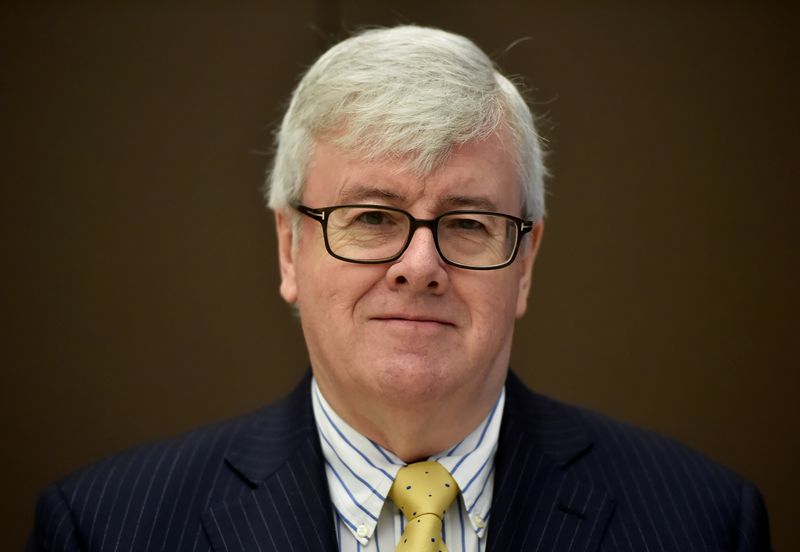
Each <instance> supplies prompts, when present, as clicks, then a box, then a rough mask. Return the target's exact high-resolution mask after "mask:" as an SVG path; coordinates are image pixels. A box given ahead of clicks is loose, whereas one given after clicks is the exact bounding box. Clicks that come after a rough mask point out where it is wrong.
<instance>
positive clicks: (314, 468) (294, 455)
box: [203, 374, 336, 552]
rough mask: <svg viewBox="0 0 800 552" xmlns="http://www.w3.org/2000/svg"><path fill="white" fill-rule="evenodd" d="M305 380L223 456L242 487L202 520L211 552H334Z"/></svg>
mask: <svg viewBox="0 0 800 552" xmlns="http://www.w3.org/2000/svg"><path fill="white" fill-rule="evenodd" d="M310 387H311V383H310V374H307V375H306V377H304V378H303V380H302V381H301V382H300V384H299V385H298V386H297V387H296V388H295V390H294V391H293V392H292V393H291V394H290V395H289V396H288V397H286V398H285V399H284V400H283V401H281V402H279V403H277V404H275V405H273V406H270V407H267V408H265V409H262V410H261V411H259V412H257V413H255V414H254V415H253V416H252V419H251V420H250V421H249V424H248V425H247V426H246V427H245V429H244V430H243V432H242V433H241V435H240V437H239V438H237V440H236V441H235V442H234V443H233V444H232V446H231V449H230V452H229V453H228V454H227V455H226V463H227V464H228V465H229V466H230V467H231V468H232V469H233V470H235V471H236V472H237V473H238V474H239V475H241V476H242V478H243V479H244V481H245V482H246V484H247V485H246V488H245V489H243V491H242V492H241V493H238V494H234V493H232V495H233V496H234V498H233V499H231V500H228V501H227V502H225V503H222V504H217V505H212V506H211V507H210V508H209V509H208V510H207V511H206V512H205V513H204V514H203V525H204V526H205V528H206V531H207V533H208V536H209V539H210V540H211V543H212V546H213V548H214V550H217V551H221V550H237V551H238V550H241V551H243V552H246V551H250V550H259V551H262V552H287V551H294V550H314V551H322V552H325V551H334V550H336V535H335V533H334V525H333V511H332V509H331V504H330V497H329V493H328V485H327V481H326V479H325V469H324V459H323V456H322V451H321V450H320V444H319V437H318V435H317V430H316V426H315V425H314V415H313V412H312V410H311V400H310V395H309V391H310Z"/></svg>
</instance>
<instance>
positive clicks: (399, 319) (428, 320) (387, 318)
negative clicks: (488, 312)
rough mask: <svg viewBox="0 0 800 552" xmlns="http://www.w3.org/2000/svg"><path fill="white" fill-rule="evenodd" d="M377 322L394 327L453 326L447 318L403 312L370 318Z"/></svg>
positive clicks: (431, 327) (430, 327) (432, 327)
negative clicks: (405, 313) (411, 314)
mask: <svg viewBox="0 0 800 552" xmlns="http://www.w3.org/2000/svg"><path fill="white" fill-rule="evenodd" d="M372 319H373V320H376V321H378V322H384V323H387V324H390V325H392V326H396V327H406V328H418V329H425V328H429V329H434V328H445V327H455V324H453V323H452V322H450V321H448V320H444V319H441V318H436V317H434V316H410V315H403V314H396V315H395V314H392V315H382V316H375V317H373V318H372Z"/></svg>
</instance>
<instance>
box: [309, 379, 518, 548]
mask: <svg viewBox="0 0 800 552" xmlns="http://www.w3.org/2000/svg"><path fill="white" fill-rule="evenodd" d="M311 396H312V405H313V410H314V418H315V420H316V425H317V430H318V433H319V437H320V444H321V446H322V453H323V456H324V458H325V473H326V475H327V479H328V488H329V490H330V497H331V502H332V503H333V508H334V518H335V519H334V523H335V526H336V537H337V539H338V543H339V550H340V552H381V551H383V552H393V551H394V549H395V546H396V544H397V542H399V540H400V535H401V534H402V533H403V529H404V524H405V518H404V517H403V515H402V513H401V512H400V510H399V509H398V508H397V507H396V506H395V505H394V504H393V503H392V501H391V500H389V499H387V495H388V494H389V489H390V488H391V486H392V482H393V481H394V478H395V475H397V471H398V470H399V469H400V468H401V467H402V466H404V465H405V462H403V461H402V460H400V459H399V458H398V457H397V456H395V455H394V454H392V453H391V452H390V451H388V450H386V449H384V448H383V447H381V446H379V445H378V444H377V443H375V442H373V441H371V440H370V439H368V438H366V437H364V436H363V435H361V434H360V433H359V432H358V431H356V430H355V429H353V428H352V427H350V426H349V425H348V424H347V423H346V422H345V421H344V420H342V419H341V418H340V417H339V416H338V415H337V414H336V412H334V410H333V409H332V408H331V407H330V405H329V404H328V403H327V401H326V400H325V398H324V397H323V396H322V393H321V392H320V390H319V387H318V386H317V383H316V380H312V383H311ZM504 403H505V389H503V391H501V393H500V396H499V397H498V399H497V402H496V403H495V405H494V406H493V407H492V410H491V411H490V412H489V414H488V415H487V416H486V418H485V419H484V420H483V421H482V422H481V423H480V424H479V425H478V427H476V428H475V430H473V432H472V433H470V434H469V435H468V436H467V437H465V438H464V439H463V440H462V441H461V442H459V443H458V444H456V445H455V446H453V447H452V448H450V449H448V450H446V451H443V452H441V453H440V454H435V455H433V456H431V457H430V458H429V459H430V460H436V461H437V462H439V463H440V464H442V465H443V466H444V467H445V468H447V470H448V471H449V472H450V474H451V475H452V476H453V479H455V480H456V482H457V483H458V486H459V488H460V489H461V494H460V495H459V497H458V498H457V499H456V500H455V501H454V502H453V504H452V505H451V506H450V508H448V509H447V513H446V514H445V517H444V523H443V526H442V527H443V529H442V530H443V537H444V541H445V542H446V543H447V546H448V548H449V549H450V551H451V552H483V551H485V550H486V535H487V523H488V521H489V516H490V508H491V503H492V492H493V488H494V456H495V452H496V451H497V437H498V435H499V433H500V420H501V419H502V415H503V405H504Z"/></svg>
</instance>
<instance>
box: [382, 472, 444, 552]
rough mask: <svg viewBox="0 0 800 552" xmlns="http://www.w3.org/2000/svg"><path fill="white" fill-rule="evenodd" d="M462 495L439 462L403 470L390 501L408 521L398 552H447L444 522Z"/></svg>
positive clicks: (395, 480)
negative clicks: (456, 498) (446, 515)
mask: <svg viewBox="0 0 800 552" xmlns="http://www.w3.org/2000/svg"><path fill="white" fill-rule="evenodd" d="M456 495H458V484H457V483H456V482H455V480H454V479H453V477H452V476H451V475H450V473H449V472H448V471H447V470H446V469H445V468H443V467H442V465H441V464H439V463H438V462H430V461H428V462H417V463H415V464H409V465H408V466H406V467H404V468H400V471H398V472H397V477H395V479H394V484H392V488H391V489H390V490H389V498H391V499H392V502H394V503H395V505H396V506H397V507H398V508H400V511H401V512H403V515H404V516H405V518H406V519H407V520H408V523H406V529H405V531H403V535H402V536H401V537H400V543H399V544H398V545H397V549H396V552H447V546H445V544H444V541H443V540H442V518H443V517H444V513H445V512H446V511H447V508H448V506H450V503H451V502H453V499H454V498H455V497H456Z"/></svg>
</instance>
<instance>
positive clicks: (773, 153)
mask: <svg viewBox="0 0 800 552" xmlns="http://www.w3.org/2000/svg"><path fill="white" fill-rule="evenodd" d="M529 4H530V5H529ZM638 6H640V3H638V2H630V3H617V4H614V5H613V6H604V7H597V6H595V7H575V6H573V7H565V6H562V4H561V3H558V2H542V3H535V2H519V3H497V4H495V5H494V7H492V8H491V9H488V8H487V7H486V6H485V5H483V4H479V3H470V2H407V3H396V4H391V5H390V3H389V2H374V1H366V0H363V1H356V0H342V1H341V2H339V3H338V4H337V3H334V2H322V1H320V2H319V3H314V2H313V1H312V0H305V1H296V2H291V3H290V2H285V3H284V2H280V3H279V2H277V1H276V2H273V3H271V4H270V3H263V2H259V3H250V4H247V3H243V4H240V5H239V7H237V8H229V7H223V3H215V4H207V5H205V6H203V5H198V4H196V3H192V4H191V6H190V5H189V3H186V4H185V5H184V6H182V7H180V6H173V7H171V8H163V7H156V6H155V4H148V5H146V6H145V5H141V4H140V3H134V2H131V3H130V4H129V5H127V6H125V5H122V4H118V5H116V6H113V7H112V6H109V5H106V4H104V3H103V4H101V3H97V4H91V3H82V4H79V5H73V6H72V7H70V8H69V9H67V8H63V7H60V6H58V5H56V4H40V5H38V6H34V7H30V6H29V7H24V8H23V7H5V8H3V9H2V13H1V14H0V17H2V20H1V22H0V52H2V54H0V59H1V60H2V61H1V62H0V63H2V66H1V67H0V69H2V73H1V74H0V83H2V102H0V114H2V121H3V133H2V144H0V171H1V174H2V180H3V184H2V196H1V197H0V199H2V201H1V202H0V209H2V212H0V215H1V216H0V224H1V225H2V238H0V240H1V241H0V245H1V246H2V257H3V270H2V282H0V284H1V285H0V301H1V303H0V304H1V305H2V310H3V313H4V319H5V320H4V327H3V328H2V329H3V331H2V340H3V342H2V361H1V362H2V395H1V396H0V399H2V401H0V405H1V406H0V408H2V412H1V413H2V417H3V427H4V432H3V433H4V435H3V442H4V446H3V450H4V451H5V452H4V453H3V455H2V458H3V460H2V461H3V467H2V470H3V471H2V473H4V474H5V483H4V485H3V494H4V496H6V498H5V499H4V500H3V501H2V508H3V512H2V518H1V519H2V520H3V521H2V523H3V524H4V525H5V526H4V527H3V533H4V534H6V535H10V541H9V543H8V544H9V546H8V547H7V549H9V550H12V549H19V548H20V547H21V546H22V542H23V540H24V535H25V534H26V533H27V531H28V530H29V528H30V521H31V516H32V510H33V504H34V500H35V495H36V492H37V489H39V488H41V487H42V486H43V485H45V484H46V483H48V482H50V481H52V480H54V479H56V478H57V477H59V476H60V475H63V474H64V473H66V472H68V471H70V470H73V469H76V468H78V467H80V466H82V465H85V464H86V463H88V462H91V461H93V460H96V459H98V458H100V457H102V456H103V455H106V454H109V453H112V452H114V451H117V450H120V449H122V448H123V447H127V446H130V445H133V444H135V443H138V442H141V441H143V440H150V439H156V438H160V437H165V436H168V435H172V434H174V433H176V432H179V431H182V430H185V429H188V428H190V427H193V426H197V425H199V424H202V423H205V422H208V421H211V420H215V419H219V418H223V417H228V416H233V415H236V414H239V413H242V412H245V411H248V410H250V409H252V408H254V407H256V406H257V405H260V404H262V403H264V402H266V401H269V400H272V399H273V398H275V397H276V396H278V395H280V394H282V393H283V392H285V391H286V390H287V389H288V388H289V387H290V386H291V385H292V384H293V382H294V381H295V380H296V379H297V378H298V376H299V375H300V374H301V373H302V372H303V370H304V366H305V353H304V348H303V343H302V337H301V335H300V332H299V328H298V325H297V323H296V322H295V321H294V320H293V319H292V318H291V316H290V312H289V310H288V309H287V307H286V306H285V305H283V304H282V303H281V300H280V298H279V296H278V294H277V285H278V271H277V267H276V262H275V258H276V253H275V244H274V237H273V230H272V218H271V215H270V214H269V213H268V212H266V211H265V209H264V208H263V206H262V203H261V200H260V196H259V190H258V189H259V186H260V185H261V182H262V175H263V172H264V168H265V166H266V164H267V161H268V157H267V156H266V155H265V154H264V153H265V152H267V151H268V150H269V143H270V131H271V129H272V128H274V125H275V123H276V121H277V120H278V118H279V117H280V115H281V109H282V104H283V102H284V100H285V98H286V97H287V96H288V94H289V92H290V90H291V87H292V85H293V83H294V82H295V80H296V76H297V74H298V73H299V72H300V71H301V70H302V69H303V68H304V67H306V66H307V65H308V64H309V63H311V62H312V61H313V59H314V58H315V56H316V55H318V53H319V52H320V51H321V48H323V47H324V46H325V45H328V44H330V42H331V39H332V38H335V37H341V36H343V33H342V31H341V29H342V28H347V29H351V28H353V27H355V26H358V25H363V24H392V23H395V22H416V23H421V24H428V25H436V26H442V27H444V28H447V29H450V30H454V31H457V32H461V33H464V34H466V35H468V36H470V37H472V38H473V39H474V40H476V42H478V44H479V45H481V46H482V47H483V48H484V49H486V50H487V51H489V52H491V53H493V54H494V57H495V58H496V59H497V61H498V62H499V63H500V64H501V66H502V67H503V68H504V69H505V70H506V71H507V72H511V73H515V74H519V75H522V76H523V77H524V78H525V79H526V80H527V82H528V83H529V84H530V85H531V86H532V87H534V89H535V91H534V98H535V100H536V109H537V110H538V112H540V113H543V114H545V115H546V116H547V118H548V120H549V125H548V128H547V130H546V134H547V137H548V138H549V141H550V148H551V149H552V154H551V156H550V165H551V168H552V170H553V173H554V175H555V176H554V178H553V180H552V182H551V193H550V196H549V212H550V214H549V219H548V221H547V228H546V232H545V241H544V246H543V249H542V252H541V256H540V258H539V261H538V265H537V270H536V278H535V287H534V292H533V296H532V300H531V308H530V312H529V314H528V316H527V318H526V319H525V320H524V321H523V322H522V323H520V325H519V327H518V332H517V342H516V350H515V353H514V359H513V364H514V366H515V367H516V369H517V370H518V371H519V372H521V373H522V374H523V376H524V378H525V379H526V380H527V381H528V382H529V383H530V384H531V385H532V386H534V387H535V388H537V389H538V390H540V391H543V392H545V393H549V394H551V395H555V396H557V397H560V398H562V399H565V400H569V401H573V402H577V403H580V404H584V405H588V406H591V407H593V408H596V409H599V410H602V411H604V412H607V413H609V414H611V415H613V416H616V417H620V418H623V419H626V420H629V421H632V422H635V423H638V424H642V425H645V426H648V427H652V428H655V429H657V430H659V431H662V432H665V433H667V434H669V435H672V436H674V437H676V438H679V439H681V440H684V441H686V442H688V443H689V444H691V445H692V446H694V447H696V448H698V449H700V450H701V451H703V452H705V453H706V454H708V455H710V456H712V457H714V458H717V459H718V460H720V461H721V462H723V463H725V464H727V465H729V466H730V467H732V468H733V469H735V470H737V471H739V472H741V473H743V474H744V475H745V476H747V477H749V478H750V479H752V480H754V481H755V482H756V483H757V484H758V485H759V486H760V487H761V488H762V490H763V491H764V494H765V496H766V499H767V502H768V506H769V508H770V512H771V518H772V523H773V528H774V540H775V545H776V547H777V548H778V549H784V550H792V549H800V540H798V536H797V534H796V531H794V532H793V531H792V530H791V529H790V527H791V524H792V522H793V520H792V514H794V513H796V506H795V502H796V497H797V496H800V478H798V476H797V474H796V468H797V466H798V465H800V457H799V455H798V434H800V428H798V422H799V421H800V408H798V401H797V399H796V395H797V388H798V383H800V380H799V379H798V376H797V372H798V360H797V348H796V347H797V346H796V344H797V338H796V334H797V328H798V324H797V322H796V315H797V312H798V307H800V305H799V304H798V303H799V302H800V301H798V298H799V295H798V291H797V282H798V259H799V257H800V256H799V255H798V239H797V235H798V226H797V219H798V215H797V213H798V203H799V202H798V199H800V193H798V191H797V187H798V176H800V175H799V174H798V173H799V172H800V171H798V162H797V158H796V157H797V156H796V154H795V152H796V150H797V148H798V145H800V144H799V143H798V138H797V133H798V129H799V128H800V125H798V123H799V122H800V121H799V120H798V119H799V117H798V112H799V111H800V110H798V107H797V84H798V79H797V77H798V75H797V59H798V42H797V39H796V38H795V37H796V32H797V28H798V17H797V15H798V14H797V10H796V9H794V8H789V7H784V6H783V5H781V4H777V3H759V4H758V5H756V4H755V3H753V4H752V5H751V4H745V3H738V4H730V3H721V2H720V3H705V4H703V3H697V2H693V3H688V2H687V3H679V4H678V5H669V6H668V5H662V6H660V7H651V8H647V9H645V8H642V7H638ZM515 41H516V44H515V45H514V46H513V47H511V48H509V45H511V44H512V43H515Z"/></svg>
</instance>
